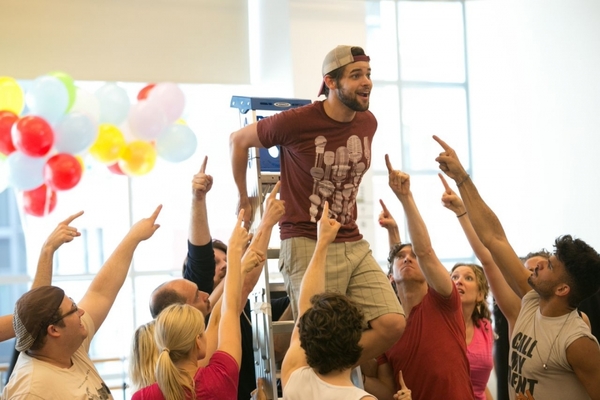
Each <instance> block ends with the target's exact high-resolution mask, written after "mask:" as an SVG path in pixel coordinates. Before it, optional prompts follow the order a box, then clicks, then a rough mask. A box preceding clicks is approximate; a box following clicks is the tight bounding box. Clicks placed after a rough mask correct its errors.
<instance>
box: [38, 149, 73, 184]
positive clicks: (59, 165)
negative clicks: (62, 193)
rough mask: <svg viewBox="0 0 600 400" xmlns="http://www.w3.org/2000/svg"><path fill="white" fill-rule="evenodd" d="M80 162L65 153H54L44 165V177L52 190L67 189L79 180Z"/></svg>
mask: <svg viewBox="0 0 600 400" xmlns="http://www.w3.org/2000/svg"><path fill="white" fill-rule="evenodd" d="M81 173H82V170H81V163H80V162H79V160H77V159H76V158H75V157H74V156H72V155H70V154H66V153H61V154H56V155H54V156H52V157H50V158H49V159H48V161H47V162H46V165H45V166H44V179H45V180H46V183H47V184H48V186H50V187H51V188H52V189H53V190H69V189H72V188H74V187H75V185H77V184H78V183H79V180H81Z"/></svg>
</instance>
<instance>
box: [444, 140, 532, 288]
mask: <svg viewBox="0 0 600 400" xmlns="http://www.w3.org/2000/svg"><path fill="white" fill-rule="evenodd" d="M433 139H434V140H435V141H436V142H438V143H439V144H440V146H442V148H443V149H444V151H443V152H441V153H440V155H439V156H438V157H437V158H436V159H435V160H436V161H437V162H438V163H439V164H440V169H441V170H442V171H443V172H444V173H445V174H446V175H448V176H449V177H450V178H452V179H453V180H454V181H455V182H456V186H457V187H458V190H459V191H460V197H461V198H462V200H463V203H464V205H465V208H466V210H467V213H468V214H469V219H470V220H471V224H472V225H473V229H475V232H476V233H477V236H478V237H479V239H480V240H481V242H482V243H483V245H484V246H485V247H486V248H487V249H488V250H489V251H490V253H492V256H493V257H494V261H496V265H498V267H500V268H501V269H503V270H504V272H506V273H504V275H505V277H507V282H508V283H509V285H510V286H511V287H512V288H513V290H514V291H515V293H517V295H519V297H523V296H524V295H525V294H526V293H527V292H528V291H530V290H531V287H530V286H529V284H528V283H527V279H528V278H529V276H530V275H531V273H530V272H529V271H527V270H526V269H525V268H523V264H521V260H520V259H519V257H518V256H517V254H516V253H515V251H514V250H513V248H512V247H511V245H510V243H509V242H508V239H507V238H506V234H505V233H504V228H502V225H501V224H500V220H499V219H498V217H497V216H496V214H494V212H493V211H492V210H491V209H490V208H489V207H488V205H487V204H486V203H485V202H484V201H483V199H482V198H481V196H480V195H479V192H478V191H477V188H476V187H475V184H474V183H473V181H472V180H471V177H470V176H469V174H468V173H467V171H465V169H464V167H463V166H462V164H461V163H460V161H459V159H458V156H457V155H456V152H455V151H454V150H453V149H452V148H451V147H450V146H448V144H446V142H444V141H443V140H442V139H440V138H438V137H437V136H434V137H433ZM508 278H510V279H508Z"/></svg>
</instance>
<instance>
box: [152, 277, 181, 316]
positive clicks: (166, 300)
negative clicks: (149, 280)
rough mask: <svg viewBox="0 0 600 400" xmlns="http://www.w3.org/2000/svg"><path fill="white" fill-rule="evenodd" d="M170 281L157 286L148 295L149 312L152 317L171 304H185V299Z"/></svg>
mask: <svg viewBox="0 0 600 400" xmlns="http://www.w3.org/2000/svg"><path fill="white" fill-rule="evenodd" d="M171 283H172V282H166V283H163V284H161V285H160V286H158V287H157V288H156V289H154V291H153V292H152V295H151V296H150V314H151V315H152V318H156V317H158V315H159V314H160V313H161V312H162V311H163V310H164V309H165V308H167V307H168V306H170V305H172V304H185V303H186V299H185V297H184V296H183V295H181V294H180V293H178V292H177V291H176V290H175V289H173V288H172V287H171V286H172V285H171Z"/></svg>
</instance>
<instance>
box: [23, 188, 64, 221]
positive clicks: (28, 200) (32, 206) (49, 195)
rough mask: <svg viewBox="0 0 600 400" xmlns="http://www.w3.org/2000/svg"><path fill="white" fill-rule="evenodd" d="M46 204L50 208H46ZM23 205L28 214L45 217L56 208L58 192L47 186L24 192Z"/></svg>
mask: <svg viewBox="0 0 600 400" xmlns="http://www.w3.org/2000/svg"><path fill="white" fill-rule="evenodd" d="M46 203H48V207H46ZM23 204H24V206H25V212H26V213H27V214H29V215H33V216H35V217H43V216H44V215H47V214H50V213H51V212H52V211H54V209H55V208H56V192H55V191H54V190H52V189H50V188H49V187H48V186H46V185H42V186H40V187H38V188H35V189H33V190H26V191H24V192H23ZM46 208H47V209H46Z"/></svg>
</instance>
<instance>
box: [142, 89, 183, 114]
mask: <svg viewBox="0 0 600 400" xmlns="http://www.w3.org/2000/svg"><path fill="white" fill-rule="evenodd" d="M148 101H150V102H152V103H155V104H156V105H158V106H159V107H160V108H161V109H162V110H163V111H164V113H165V115H166V117H167V121H168V122H169V123H173V122H175V121H177V120H178V119H179V118H180V117H181V114H182V113H183V108H184V107H185V96H184V95H183V92H182V91H181V89H180V88H179V86H177V85H176V84H174V83H170V82H165V83H159V84H157V85H156V86H154V87H153V88H152V90H151V91H150V93H148Z"/></svg>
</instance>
